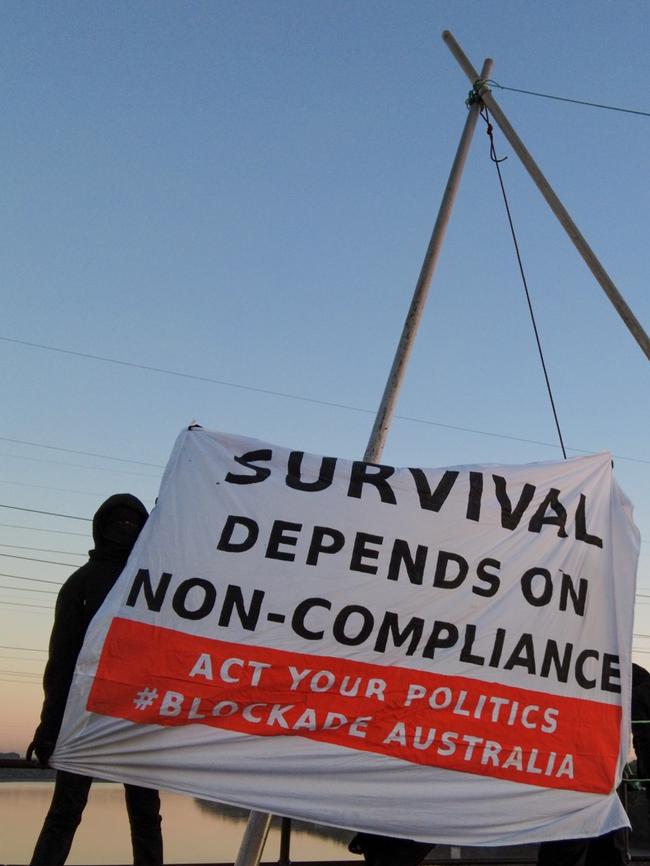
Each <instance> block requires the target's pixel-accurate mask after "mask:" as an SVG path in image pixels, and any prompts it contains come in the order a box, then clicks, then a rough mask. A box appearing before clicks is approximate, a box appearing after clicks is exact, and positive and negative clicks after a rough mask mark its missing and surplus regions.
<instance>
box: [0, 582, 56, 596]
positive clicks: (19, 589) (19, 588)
mask: <svg viewBox="0 0 650 866" xmlns="http://www.w3.org/2000/svg"><path fill="white" fill-rule="evenodd" d="M0 589H10V590H11V591H12V592H46V593H47V594H48V595H56V592H55V591H54V590H53V589H30V588H29V587H28V586H6V585H5V584H0Z"/></svg>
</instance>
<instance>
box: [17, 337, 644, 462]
mask: <svg viewBox="0 0 650 866" xmlns="http://www.w3.org/2000/svg"><path fill="white" fill-rule="evenodd" d="M0 340H2V341H4V342H7V343H15V344H18V345H21V346H29V347H30V348H33V349H42V350H44V351H47V352H57V353H59V354H62V355H72V356H74V357H77V358H86V359H89V360H93V361H102V362H103V363H106V364H117V365H118V366H122V367H131V368H135V369H138V370H147V371H149V372H153V373H161V374H163V375H167V376H176V377H180V378H182V379H192V380H194V381H199V382H208V383H210V384H213V385H222V386H224V387H227V388H237V389H238V390H242V391H251V392H253V393H256V394H266V395H269V396H271V397H282V398H284V399H286V400H298V401H301V402H304V403H312V404H316V405H319V406H326V407H329V408H333V409H344V410H346V411H349V412H361V413H363V414H366V415H375V414H376V410H375V409H364V408H362V407H360V406H352V405H350V404H347V403H336V402H333V401H330V400H319V399H317V398H316V397H305V396H303V395H300V394H289V393H287V392H284V391H275V390H272V389H270V388H258V387H255V386H253V385H241V384H239V383H237V382H229V381H227V380H225V379H215V378H212V377H210V376H198V375H196V374H194V373H181V372H179V371H178V370H169V369H166V368H164V367H154V366H152V365H148V364H139V363H136V362H134V361H122V360H120V359H119V358H108V357H106V356H104V355H92V354H90V353H88V352H77V351H74V350H72V349H61V348H59V347H58V346H47V345H45V344H43V343H33V342H30V341H28V340H17V339H15V338H13V337H3V336H0ZM395 418H396V419H400V420H401V421H409V422H410V423H413V424H426V425H428V426H433V427H441V428H443V429H445V430H458V431H460V432H463V433H474V434H477V435H480V436H492V437H495V438H497V439H507V440H510V441H513V442H524V443H526V444H529V445H542V446H544V447H546V448H557V447H558V445H557V443H554V442H541V441H539V440H537V439H526V438H524V437H521V436H511V435H508V434H506V433H494V432H491V431H489V430H477V429H474V428H471V427H460V426H458V425H454V424H443V423H442V422H440V421H431V420H428V419H425V418H415V417H412V416H408V415H395ZM0 441H4V442H16V443H19V444H23V445H34V446H36V447H38V448H50V449H52V450H55V451H67V452H69V453H73V454H84V455H86V456H91V457H102V458H103V459H105V460H122V461H123V462H126V463H138V464H140V465H142V466H155V467H156V468H162V467H161V466H160V465H159V464H155V463H144V462H143V461H141V460H125V459H124V458H120V457H109V456H108V455H101V454H93V453H91V452H88V451H72V449H68V448H54V446H51V445H39V443H37V442H22V440H20V439H10V438H8V437H5V436H0ZM567 448H568V450H569V451H575V452H576V453H578V454H593V453H594V452H593V451H589V450H588V449H584V448H573V447H572V446H567ZM614 457H615V458H616V459H617V460H630V461H632V462H634V463H648V464H650V459H644V458H639V457H625V456H623V455H614Z"/></svg>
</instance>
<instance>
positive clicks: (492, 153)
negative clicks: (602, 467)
mask: <svg viewBox="0 0 650 866" xmlns="http://www.w3.org/2000/svg"><path fill="white" fill-rule="evenodd" d="M481 117H482V118H483V120H484V121H485V123H486V125H487V130H486V132H487V135H488V137H489V139H490V159H491V160H492V162H493V163H494V165H495V167H496V170H497V176H498V178H499V185H500V187H501V193H502V195H503V202H504V204H505V208H506V214H507V215H508V224H509V225H510V234H511V235H512V241H513V243H514V246H515V253H516V254H517V263H518V265H519V273H520V274H521V280H522V282H523V285H524V291H525V292H526V301H527V302H528V310H529V312H530V319H531V322H532V324H533V331H534V332H535V340H536V341H537V349H538V351H539V357H540V360H541V362H542V370H543V371H544V379H545V380H546V390H547V391H548V396H549V400H550V401H551V409H552V410H553V418H554V419H555V427H556V429H557V435H558V437H559V440H560V447H561V448H562V454H563V455H564V459H565V460H566V459H567V455H566V449H565V447H564V439H563V438H562V431H561V429H560V422H559V419H558V416H557V411H556V409H555V400H554V399H553V391H552V390H551V382H550V380H549V377H548V372H547V370H546V361H545V360H544V352H543V351H542V343H541V341H540V338H539V331H538V330H537V322H536V321H535V313H534V312H533V304H532V301H531V299H530V292H529V291H528V283H527V281H526V274H525V273H524V266H523V264H522V261H521V255H520V253H519V244H518V242H517V235H516V233H515V227H514V224H513V222H512V216H511V214H510V205H509V204H508V196H507V195H506V189H505V186H504V184H503V178H502V176H501V169H500V167H499V163H501V162H504V161H505V160H506V159H507V157H505V156H504V157H502V158H501V159H498V158H497V155H496V149H495V146H494V135H493V131H494V128H493V126H492V124H491V123H490V115H489V114H488V110H487V108H486V107H485V105H483V106H481Z"/></svg>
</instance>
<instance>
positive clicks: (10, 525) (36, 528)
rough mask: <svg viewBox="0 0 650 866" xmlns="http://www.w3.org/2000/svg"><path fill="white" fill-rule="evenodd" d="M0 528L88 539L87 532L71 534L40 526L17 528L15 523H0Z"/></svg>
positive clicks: (66, 531) (64, 530) (63, 530)
mask: <svg viewBox="0 0 650 866" xmlns="http://www.w3.org/2000/svg"><path fill="white" fill-rule="evenodd" d="M75 519H76V518H75ZM0 526H2V527H4V528H5V529H27V530H29V531H30V532H54V533H55V534H57V535H76V536H78V537H79V538H88V533H87V532H72V531H70V530H66V529H43V527H42V526H18V525H17V524H16V523H0Z"/></svg>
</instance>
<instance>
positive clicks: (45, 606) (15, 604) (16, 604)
mask: <svg viewBox="0 0 650 866" xmlns="http://www.w3.org/2000/svg"><path fill="white" fill-rule="evenodd" d="M6 605H9V606H10V607H38V608H41V609H42V610H54V608H53V607H52V606H51V605H48V604H28V603H27V602H26V601H0V607H3V606H6Z"/></svg>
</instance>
